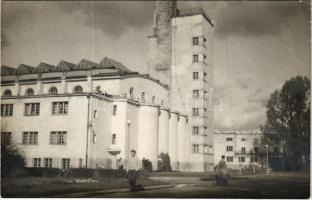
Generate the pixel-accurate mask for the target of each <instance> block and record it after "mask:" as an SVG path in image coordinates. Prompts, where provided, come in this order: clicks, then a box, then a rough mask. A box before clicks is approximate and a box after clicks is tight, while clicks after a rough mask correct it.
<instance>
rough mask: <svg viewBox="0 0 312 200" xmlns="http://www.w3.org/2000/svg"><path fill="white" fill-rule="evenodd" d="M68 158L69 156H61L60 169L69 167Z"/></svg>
mask: <svg viewBox="0 0 312 200" xmlns="http://www.w3.org/2000/svg"><path fill="white" fill-rule="evenodd" d="M69 166H70V160H69V158H62V169H69Z"/></svg>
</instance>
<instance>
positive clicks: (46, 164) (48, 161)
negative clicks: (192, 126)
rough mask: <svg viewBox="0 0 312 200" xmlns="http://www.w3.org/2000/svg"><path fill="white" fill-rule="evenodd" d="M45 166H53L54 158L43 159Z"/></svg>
mask: <svg viewBox="0 0 312 200" xmlns="http://www.w3.org/2000/svg"><path fill="white" fill-rule="evenodd" d="M43 166H44V167H50V168H51V167H52V158H45V159H44V160H43Z"/></svg>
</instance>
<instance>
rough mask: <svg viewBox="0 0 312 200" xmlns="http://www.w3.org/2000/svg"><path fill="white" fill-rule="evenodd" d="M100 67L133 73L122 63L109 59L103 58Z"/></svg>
mask: <svg viewBox="0 0 312 200" xmlns="http://www.w3.org/2000/svg"><path fill="white" fill-rule="evenodd" d="M100 66H101V67H103V68H113V69H117V70H118V71H124V72H131V70H130V69H129V68H127V67H126V66H124V65H123V64H122V63H120V62H118V61H116V60H113V59H111V58H108V57H104V58H103V60H102V61H101V62H100Z"/></svg>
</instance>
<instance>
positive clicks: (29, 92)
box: [25, 88, 35, 96]
mask: <svg viewBox="0 0 312 200" xmlns="http://www.w3.org/2000/svg"><path fill="white" fill-rule="evenodd" d="M34 94H35V92H34V90H33V89H32V88H28V89H27V90H26V92H25V95H26V96H33V95H34Z"/></svg>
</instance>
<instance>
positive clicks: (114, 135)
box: [112, 134, 116, 144]
mask: <svg viewBox="0 0 312 200" xmlns="http://www.w3.org/2000/svg"><path fill="white" fill-rule="evenodd" d="M112 144H116V134H112Z"/></svg>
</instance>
